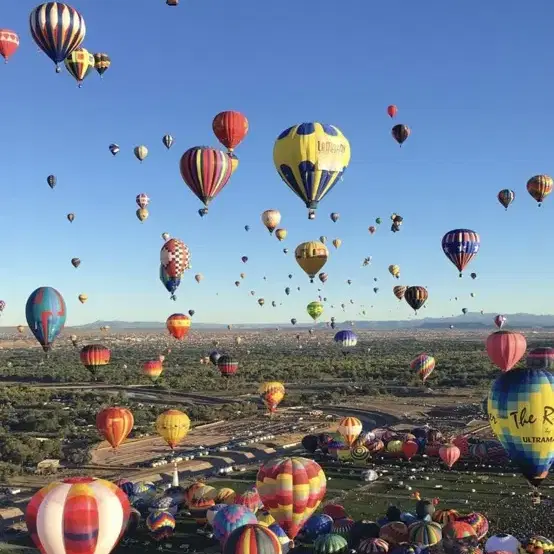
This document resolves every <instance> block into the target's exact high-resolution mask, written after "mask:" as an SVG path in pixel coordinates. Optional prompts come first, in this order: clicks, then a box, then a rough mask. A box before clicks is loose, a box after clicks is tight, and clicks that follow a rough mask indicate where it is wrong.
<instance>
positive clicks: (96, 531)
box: [25, 477, 131, 554]
mask: <svg viewBox="0 0 554 554" xmlns="http://www.w3.org/2000/svg"><path fill="white" fill-rule="evenodd" d="M130 512H131V506H130V504H129V499H128V498H127V495H126V494H125V493H124V492H123V491H122V490H121V489H120V488H119V487H118V486H117V485H115V484H114V483H110V482H109V481H105V480H104V479H94V478H92V477H73V478H70V479H64V480H63V481H62V482H56V483H50V484H49V485H47V486H46V487H44V488H42V489H40V490H39V491H38V492H37V493H36V494H35V495H34V496H33V497H32V498H31V501H30V502H29V504H28V505H27V510H26V512H25V521H26V522H27V528H28V530H29V535H30V536H31V538H32V539H33V542H34V543H35V545H36V547H37V548H38V549H39V550H40V551H41V552H45V553H50V552H79V554H109V553H110V552H111V551H112V550H113V548H114V547H115V546H116V545H117V543H118V542H119V540H120V539H121V537H122V535H123V533H124V532H125V529H126V527H127V522H128V520H129V515H130ZM54 545H55V546H54Z"/></svg>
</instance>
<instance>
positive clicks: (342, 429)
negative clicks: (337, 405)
mask: <svg viewBox="0 0 554 554" xmlns="http://www.w3.org/2000/svg"><path fill="white" fill-rule="evenodd" d="M337 431H338V433H339V434H340V436H341V437H342V438H343V439H344V442H345V443H346V444H347V445H348V446H352V445H353V444H354V442H355V441H356V439H357V438H358V437H359V436H360V433H361V432H362V422H361V421H360V420H359V419H358V418H357V417H350V416H349V417H345V418H343V419H341V420H340V422H339V427H338V429H337Z"/></svg>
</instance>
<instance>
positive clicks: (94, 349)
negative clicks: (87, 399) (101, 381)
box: [80, 344, 112, 376]
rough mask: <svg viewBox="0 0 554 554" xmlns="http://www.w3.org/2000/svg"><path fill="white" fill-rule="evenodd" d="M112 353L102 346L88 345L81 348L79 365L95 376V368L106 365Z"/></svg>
mask: <svg viewBox="0 0 554 554" xmlns="http://www.w3.org/2000/svg"><path fill="white" fill-rule="evenodd" d="M111 356H112V353H111V351H110V349H109V348H106V347H105V346H103V345H102V344H88V345H86V346H83V348H82V349H81V353H80V358H81V363H82V364H83V365H84V366H85V367H86V368H87V369H88V370H89V371H90V372H91V373H92V375H93V376H95V375H96V370H97V368H99V367H101V366H104V365H108V364H109V363H110V358H111Z"/></svg>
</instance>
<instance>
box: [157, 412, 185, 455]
mask: <svg viewBox="0 0 554 554" xmlns="http://www.w3.org/2000/svg"><path fill="white" fill-rule="evenodd" d="M189 429H190V419H189V416H188V415H187V414H185V413H183V412H181V411H179V410H166V411H165V412H163V413H162V414H160V415H159V416H158V419H156V431H158V434H159V435H160V437H162V438H163V439H164V440H165V442H167V444H168V445H169V447H170V448H171V449H172V450H173V449H174V448H175V447H176V446H177V445H178V444H179V443H180V442H181V441H182V440H183V439H184V438H185V437H186V436H187V433H188V432H189Z"/></svg>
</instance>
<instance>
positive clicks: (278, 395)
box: [258, 381, 285, 414]
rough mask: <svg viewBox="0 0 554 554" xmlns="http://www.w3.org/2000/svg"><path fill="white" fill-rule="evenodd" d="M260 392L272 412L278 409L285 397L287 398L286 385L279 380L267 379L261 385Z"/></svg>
mask: <svg viewBox="0 0 554 554" xmlns="http://www.w3.org/2000/svg"><path fill="white" fill-rule="evenodd" d="M258 394H259V395H260V397H261V398H262V400H263V402H264V404H265V405H266V407H267V409H268V410H269V413H270V414H272V413H274V412H275V411H276V410H277V406H278V405H279V404H280V403H281V401H282V400H283V398H285V385H283V383H280V382H279V381H267V382H265V383H262V384H261V385H260V387H259V389H258Z"/></svg>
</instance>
